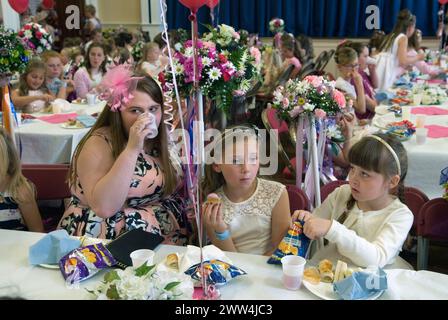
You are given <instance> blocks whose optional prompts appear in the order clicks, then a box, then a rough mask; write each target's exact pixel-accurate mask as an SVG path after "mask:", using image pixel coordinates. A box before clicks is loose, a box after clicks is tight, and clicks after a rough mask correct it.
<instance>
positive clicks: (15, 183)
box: [0, 128, 34, 202]
mask: <svg viewBox="0 0 448 320" xmlns="http://www.w3.org/2000/svg"><path fill="white" fill-rule="evenodd" d="M7 178H9V184H8V185H7V186H6V191H8V192H9V193H10V194H11V197H12V198H13V199H14V200H16V201H18V202H22V201H25V200H26V199H23V198H22V194H21V193H20V192H19V189H20V188H21V187H23V186H24V187H25V188H27V189H28V190H29V191H30V193H34V188H33V185H32V184H31V183H30V182H28V180H27V179H26V178H25V177H24V176H23V174H22V169H21V164H20V159H19V155H18V154H17V151H16V148H15V146H14V143H13V141H12V139H11V137H10V136H9V135H8V134H7V133H6V132H5V131H4V130H3V128H0V181H5V180H6V179H7Z"/></svg>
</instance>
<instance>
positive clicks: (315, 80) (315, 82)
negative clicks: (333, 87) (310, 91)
mask: <svg viewBox="0 0 448 320" xmlns="http://www.w3.org/2000/svg"><path fill="white" fill-rule="evenodd" d="M304 80H305V81H307V82H308V83H310V84H311V85H312V86H313V87H314V88H318V87H320V86H321V85H322V80H323V78H322V77H318V76H307V77H305V79H304Z"/></svg>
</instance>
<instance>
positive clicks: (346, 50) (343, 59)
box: [334, 46, 358, 65]
mask: <svg viewBox="0 0 448 320" xmlns="http://www.w3.org/2000/svg"><path fill="white" fill-rule="evenodd" d="M356 58H358V53H357V52H356V51H355V50H354V49H352V48H350V47H345V46H342V47H340V48H338V49H337V50H336V53H335V55H334V61H335V62H336V63H337V64H339V65H346V64H349V63H352V62H353V61H355V60H356Z"/></svg>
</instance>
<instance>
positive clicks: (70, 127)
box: [61, 122, 85, 129]
mask: <svg viewBox="0 0 448 320" xmlns="http://www.w3.org/2000/svg"><path fill="white" fill-rule="evenodd" d="M61 127H62V128H64V129H85V127H84V126H83V125H82V124H80V123H78V122H77V123H76V124H75V125H70V124H68V123H67V122H64V123H61Z"/></svg>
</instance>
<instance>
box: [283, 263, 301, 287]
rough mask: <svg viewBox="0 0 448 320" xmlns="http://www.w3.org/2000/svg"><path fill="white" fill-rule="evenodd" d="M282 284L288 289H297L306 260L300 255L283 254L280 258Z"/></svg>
mask: <svg viewBox="0 0 448 320" xmlns="http://www.w3.org/2000/svg"><path fill="white" fill-rule="evenodd" d="M281 262H282V269H283V277H282V281H283V285H284V286H285V288H286V289H288V290H297V289H299V288H300V286H301V285H302V279H303V270H304V268H305V263H306V260H305V259H304V258H302V257H300V256H285V257H283V258H282V260H281Z"/></svg>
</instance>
